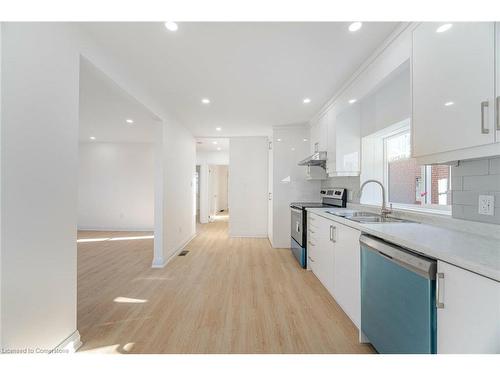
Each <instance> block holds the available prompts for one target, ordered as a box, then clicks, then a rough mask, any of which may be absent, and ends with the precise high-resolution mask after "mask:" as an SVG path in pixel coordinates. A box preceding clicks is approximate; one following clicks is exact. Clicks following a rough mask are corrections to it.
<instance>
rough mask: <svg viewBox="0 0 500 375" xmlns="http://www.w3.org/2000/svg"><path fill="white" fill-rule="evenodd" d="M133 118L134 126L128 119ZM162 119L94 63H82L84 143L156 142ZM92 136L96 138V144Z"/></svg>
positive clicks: (81, 87)
mask: <svg viewBox="0 0 500 375" xmlns="http://www.w3.org/2000/svg"><path fill="white" fill-rule="evenodd" d="M126 119H132V120H133V121H134V123H133V124H128V123H127V122H126V121H125V120H126ZM159 124H161V122H159V119H157V118H156V117H155V116H154V114H153V113H152V112H150V111H149V110H147V109H146V108H145V107H144V106H143V105H142V104H141V103H139V102H138V101H137V100H136V99H134V98H133V97H132V96H130V95H129V94H127V93H126V92H125V91H124V90H123V89H121V88H120V87H119V86H118V85H117V84H116V83H115V82H114V81H112V80H111V79H110V78H109V77H108V76H106V75H105V74H104V73H103V72H101V71H100V70H99V69H97V68H96V67H95V66H94V65H92V63H90V62H89V61H87V60H85V59H83V58H82V60H81V63H80V141H81V142H153V141H154V140H155V137H156V136H157V133H155V131H158V129H159V126H160V125H159ZM90 137H95V138H96V139H95V140H94V141H92V140H90Z"/></svg>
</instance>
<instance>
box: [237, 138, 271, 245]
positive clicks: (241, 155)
mask: <svg viewBox="0 0 500 375" xmlns="http://www.w3.org/2000/svg"><path fill="white" fill-rule="evenodd" d="M267 159H268V139H267V137H235V138H231V139H230V141H229V209H230V215H229V235H230V236H232V237H262V238H267V205H268V203H267V202H268V185H267V179H268V172H267V169H268V161H267Z"/></svg>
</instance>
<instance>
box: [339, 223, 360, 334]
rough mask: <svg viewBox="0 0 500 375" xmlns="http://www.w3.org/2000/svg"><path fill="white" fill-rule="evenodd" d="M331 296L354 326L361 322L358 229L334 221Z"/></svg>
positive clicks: (358, 325)
mask: <svg viewBox="0 0 500 375" xmlns="http://www.w3.org/2000/svg"><path fill="white" fill-rule="evenodd" d="M334 226H335V228H336V229H335V235H334V240H335V244H334V262H333V264H334V268H333V275H334V281H333V285H334V290H333V296H334V297H335V300H336V301H337V303H338V304H339V305H340V307H342V309H343V310H344V312H345V313H346V314H347V315H348V316H349V318H351V320H352V321H353V322H354V324H355V325H356V327H358V328H359V327H360V324H361V282H360V247H359V235H360V231H359V230H356V229H353V228H350V227H348V226H346V225H343V224H339V223H334Z"/></svg>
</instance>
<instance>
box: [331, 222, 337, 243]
mask: <svg viewBox="0 0 500 375" xmlns="http://www.w3.org/2000/svg"><path fill="white" fill-rule="evenodd" d="M336 232H337V227H334V226H333V225H330V241H332V242H337V239H336V237H337V236H336Z"/></svg>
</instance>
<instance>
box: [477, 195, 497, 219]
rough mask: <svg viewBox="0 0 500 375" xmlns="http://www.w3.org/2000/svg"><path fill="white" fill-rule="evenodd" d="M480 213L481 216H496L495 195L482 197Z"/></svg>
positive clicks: (480, 197) (480, 198)
mask: <svg viewBox="0 0 500 375" xmlns="http://www.w3.org/2000/svg"><path fill="white" fill-rule="evenodd" d="M478 212H479V214H480V215H491V216H492V215H494V214H495V197H494V196H493V195H480V196H479V210H478Z"/></svg>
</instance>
